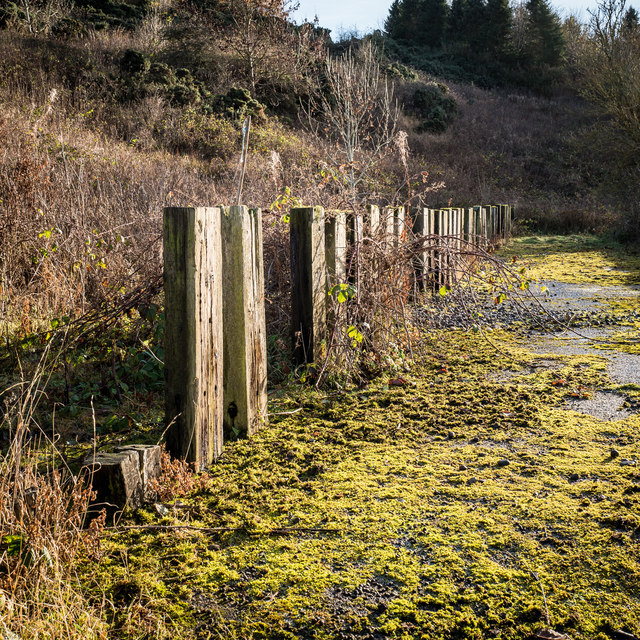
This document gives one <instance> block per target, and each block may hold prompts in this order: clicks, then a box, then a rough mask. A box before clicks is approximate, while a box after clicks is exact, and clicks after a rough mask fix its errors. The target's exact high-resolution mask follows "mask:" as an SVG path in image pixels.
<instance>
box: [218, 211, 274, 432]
mask: <svg viewBox="0 0 640 640" xmlns="http://www.w3.org/2000/svg"><path fill="white" fill-rule="evenodd" d="M222 248H223V253H222V273H223V285H222V286H223V335H224V359H223V363H224V366H223V370H224V381H223V404H224V412H223V424H224V430H225V433H226V434H233V435H236V436H237V435H243V436H252V435H253V434H254V433H256V431H258V429H259V428H260V426H261V425H262V424H264V423H265V422H266V421H267V335H266V334H267V329H266V323H265V300H264V266H263V258H262V211H261V210H260V209H251V210H249V209H247V207H230V208H228V209H225V210H224V211H223V215H222Z"/></svg>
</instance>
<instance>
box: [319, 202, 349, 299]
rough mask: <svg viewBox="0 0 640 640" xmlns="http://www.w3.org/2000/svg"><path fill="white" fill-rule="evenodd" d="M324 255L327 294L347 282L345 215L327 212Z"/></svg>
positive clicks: (338, 212)
mask: <svg viewBox="0 0 640 640" xmlns="http://www.w3.org/2000/svg"><path fill="white" fill-rule="evenodd" d="M324 234H325V235H324V255H325V260H326V263H327V292H328V291H329V289H331V287H332V286H333V285H334V284H339V283H343V282H346V280H347V214H346V212H345V211H330V212H327V215H326V217H325V223H324Z"/></svg>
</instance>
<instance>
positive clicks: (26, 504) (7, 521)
mask: <svg viewBox="0 0 640 640" xmlns="http://www.w3.org/2000/svg"><path fill="white" fill-rule="evenodd" d="M43 362H44V360H43ZM45 381H46V375H45V369H44V365H43V363H41V365H40V366H39V367H38V370H37V371H36V373H35V375H34V377H33V379H32V380H31V381H30V382H29V383H25V384H23V385H20V386H18V387H16V388H15V390H14V394H13V399H12V402H7V405H6V412H5V414H4V416H3V420H2V423H1V424H0V428H2V429H3V430H7V431H9V433H10V446H9V447H8V450H7V451H6V453H4V454H3V455H2V456H1V457H0V634H7V635H6V636H5V635H3V637H12V636H10V635H8V634H9V632H11V633H14V634H17V635H18V637H20V638H28V639H33V640H37V639H42V640H44V639H47V640H49V639H51V640H58V639H60V640H62V639H64V640H75V639H76V638H77V639H78V640H80V639H84V638H106V626H105V623H104V621H103V620H102V619H101V615H100V611H99V610H98V609H97V608H95V607H94V605H93V603H90V602H88V601H87V600H86V598H85V596H84V594H83V591H82V589H81V588H80V585H79V583H78V580H77V578H76V576H75V572H76V568H77V567H78V565H79V563H84V562H91V558H92V557H93V556H94V555H95V554H96V553H97V552H98V550H99V535H100V531H101V528H102V525H103V523H104V518H103V517H99V518H97V519H96V520H94V521H93V522H92V523H91V525H90V526H89V528H88V529H85V526H86V522H85V519H86V516H85V514H86V511H87V507H88V505H89V503H90V501H91V499H92V492H91V488H90V485H89V483H88V482H87V478H86V476H85V475H83V474H82V473H81V474H80V475H74V474H73V473H71V471H70V470H69V469H68V468H67V467H66V465H65V464H64V460H63V459H62V458H61V457H60V456H59V454H58V453H57V452H56V449H55V445H54V440H55V435H53V436H47V435H45V433H44V432H43V431H41V430H40V428H39V426H38V424H37V422H36V421H35V419H34V411H35V408H36V406H37V403H38V400H39V398H40V396H41V394H42V393H43V389H42V388H41V385H42V384H43V383H45Z"/></svg>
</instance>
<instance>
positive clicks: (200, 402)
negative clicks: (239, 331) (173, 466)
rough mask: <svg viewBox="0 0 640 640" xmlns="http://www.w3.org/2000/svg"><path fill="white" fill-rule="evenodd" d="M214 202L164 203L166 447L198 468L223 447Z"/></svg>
mask: <svg viewBox="0 0 640 640" xmlns="http://www.w3.org/2000/svg"><path fill="white" fill-rule="evenodd" d="M220 217H221V211H220V209H219V208H210V207H206V208H205V207H198V208H191V207H190V208H167V209H165V210H164V223H163V227H164V287H165V334H164V357H165V378H166V398H165V416H166V420H167V423H168V424H169V425H170V426H169V429H168V431H167V448H168V449H169V451H170V453H171V454H172V455H174V456H176V457H178V458H185V459H186V460H188V461H189V462H193V463H194V464H195V466H196V468H197V469H203V468H204V467H206V466H207V465H209V464H210V463H211V462H213V460H214V459H215V458H216V457H217V456H219V455H220V454H221V453H222V442H223V435H222V409H223V407H222V384H223V383H222V376H223V371H222V358H223V337H222V245H221V234H220V227H221V220H220Z"/></svg>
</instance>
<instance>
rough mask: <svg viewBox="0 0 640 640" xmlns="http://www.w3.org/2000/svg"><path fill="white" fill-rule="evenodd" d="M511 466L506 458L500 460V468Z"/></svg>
mask: <svg viewBox="0 0 640 640" xmlns="http://www.w3.org/2000/svg"><path fill="white" fill-rule="evenodd" d="M510 464H511V462H510V461H509V460H507V459H506V458H501V459H500V460H498V466H499V467H507V466H509V465H510Z"/></svg>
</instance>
